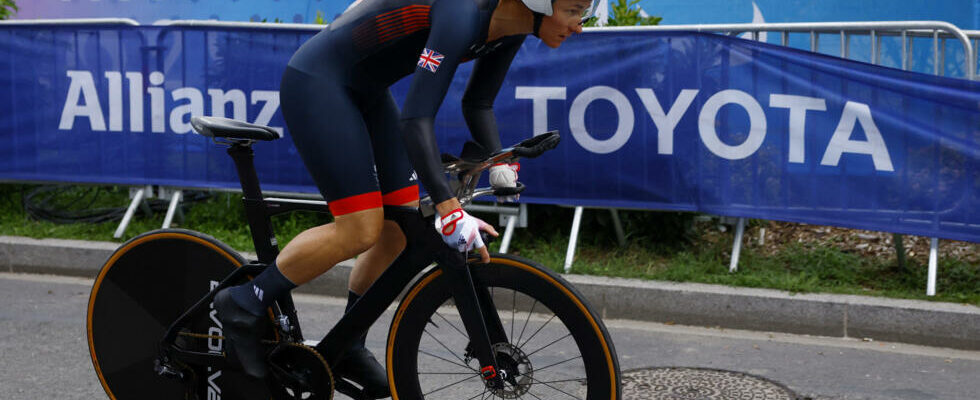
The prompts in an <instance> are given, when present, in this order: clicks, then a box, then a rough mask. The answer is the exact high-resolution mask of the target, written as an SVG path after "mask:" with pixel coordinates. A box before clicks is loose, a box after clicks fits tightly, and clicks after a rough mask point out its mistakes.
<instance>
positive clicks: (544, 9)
mask: <svg viewBox="0 0 980 400" xmlns="http://www.w3.org/2000/svg"><path fill="white" fill-rule="evenodd" d="M521 1H523V2H524V5H525V6H527V8H529V9H530V10H531V11H534V12H536V13H538V14H544V15H552V14H554V7H552V4H553V3H554V2H555V0H521ZM589 3H590V4H589V7H588V8H586V9H584V10H582V21H585V20H587V19H589V18H592V16H593V15H595V10H596V7H597V6H598V5H599V0H592V1H590V2H589Z"/></svg>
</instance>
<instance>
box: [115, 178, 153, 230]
mask: <svg viewBox="0 0 980 400" xmlns="http://www.w3.org/2000/svg"><path fill="white" fill-rule="evenodd" d="M145 195H146V188H141V189H139V190H137V191H136V195H135V196H133V201H131V202H130V203H129V208H127V209H126V214H125V215H123V219H122V221H121V222H119V227H118V228H116V233H114V234H113V235H112V237H114V238H116V239H119V238H121V237H122V235H123V233H125V232H126V227H128V226H129V221H130V220H132V219H133V214H135V213H136V207H139V205H140V204H142V203H143V196H145Z"/></svg>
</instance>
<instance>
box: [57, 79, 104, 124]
mask: <svg viewBox="0 0 980 400" xmlns="http://www.w3.org/2000/svg"><path fill="white" fill-rule="evenodd" d="M68 77H69V78H71V83H69V84H68V97H67V98H65V106H64V107H62V109H61V122H60V123H59V124H58V129H61V130H71V129H72V128H73V127H74V126H75V118H78V117H85V118H88V122H89V126H90V127H91V128H92V130H93V131H104V130H105V118H103V117H102V106H101V105H99V92H98V91H96V90H95V81H93V80H92V73H91V72H88V71H68ZM83 97H84V98H85V100H84V101H85V104H81V103H80V101H82V98H83Z"/></svg>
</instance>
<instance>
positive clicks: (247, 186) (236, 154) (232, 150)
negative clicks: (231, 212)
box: [228, 142, 279, 264]
mask: <svg viewBox="0 0 980 400" xmlns="http://www.w3.org/2000/svg"><path fill="white" fill-rule="evenodd" d="M228 155H230V156H231V158H232V159H233V160H235V168H236V169H237V170H238V179H239V181H241V184H242V193H243V194H244V197H243V198H242V202H243V203H244V204H245V218H246V219H248V227H249V229H250V230H251V231H252V243H253V244H254V245H255V253H256V254H257V255H258V257H259V262H261V263H265V264H271V263H272V262H273V261H275V260H276V256H277V255H279V243H277V242H276V236H275V234H274V233H273V232H272V223H271V222H270V221H269V214H268V213H267V212H266V205H265V200H264V198H263V197H262V189H261V188H260V187H259V177H258V175H256V173H255V161H254V160H255V155H254V152H253V151H252V145H251V142H246V143H235V144H232V145H231V147H229V148H228Z"/></svg>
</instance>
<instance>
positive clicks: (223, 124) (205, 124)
mask: <svg viewBox="0 0 980 400" xmlns="http://www.w3.org/2000/svg"><path fill="white" fill-rule="evenodd" d="M191 126H192V127H193V128H194V130H195V131H196V132H197V133H199V134H201V135H202V136H207V137H211V138H229V139H248V140H276V139H279V138H281V137H282V135H281V134H280V133H279V132H276V131H275V130H274V129H272V128H270V127H268V126H262V125H255V124H250V123H247V122H242V121H235V120H233V119H228V118H221V117H193V118H191Z"/></svg>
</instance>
